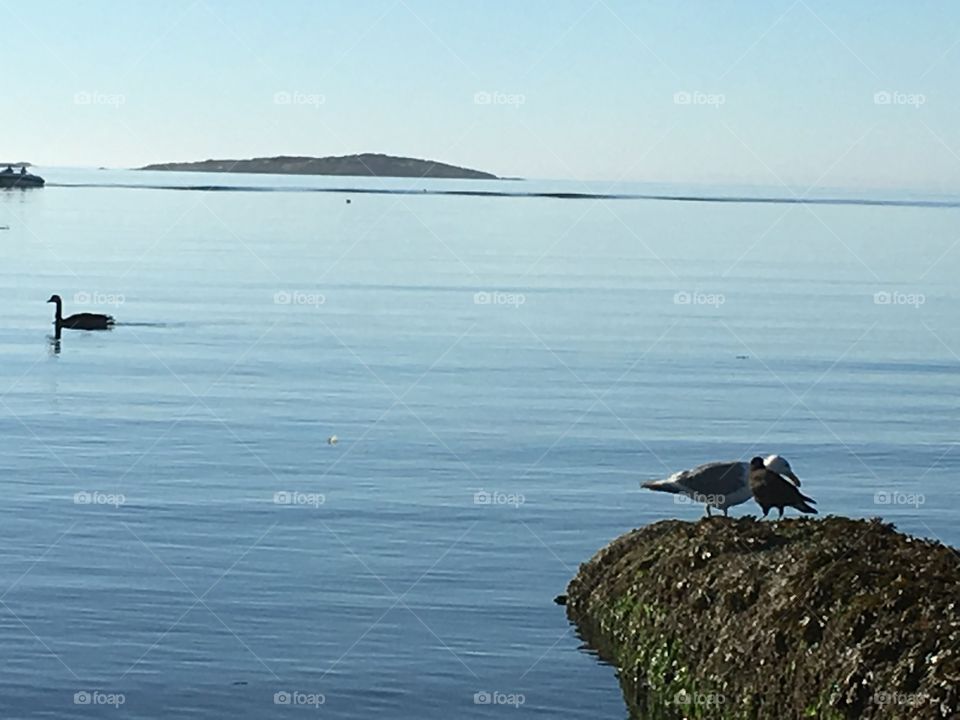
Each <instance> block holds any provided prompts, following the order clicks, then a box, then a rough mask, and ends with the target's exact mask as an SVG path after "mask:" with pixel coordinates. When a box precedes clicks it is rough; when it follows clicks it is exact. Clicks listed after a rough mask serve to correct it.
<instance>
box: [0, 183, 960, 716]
mask: <svg viewBox="0 0 960 720" xmlns="http://www.w3.org/2000/svg"><path fill="white" fill-rule="evenodd" d="M40 172H41V174H43V175H45V176H46V178H47V180H48V182H50V183H51V185H50V186H48V187H47V188H45V189H43V190H39V191H29V192H22V191H15V192H0V227H6V228H7V229H4V230H0V254H2V265H0V296H2V298H3V303H4V308H5V322H4V323H3V326H2V328H0V349H2V353H3V358H4V362H3V363H2V365H0V430H2V436H3V437H4V439H5V443H4V448H3V452H2V453H0V483H2V486H0V489H2V497H3V500H4V502H3V509H2V522H0V547H2V551H0V633H2V638H3V646H4V668H5V672H4V673H3V674H2V676H0V703H2V706H3V711H2V714H3V716H5V717H22V718H28V717H38V718H40V717H43V718H73V717H132V718H170V717H177V718H189V717H238V718H274V717H277V718H283V717H290V716H292V715H296V716H297V717H299V716H301V715H303V716H307V715H308V714H311V713H312V714H313V715H317V716H323V717H329V718H365V717H378V716H382V717H393V718H411V719H413V718H437V719H441V718H442V719H446V718H470V717H478V718H479V717H490V716H492V715H493V714H495V713H498V712H501V713H508V715H509V716H510V717H514V716H515V717H518V718H519V717H541V718H565V717H566V718H582V717H587V716H590V717H603V718H622V717H624V716H625V713H626V711H625V708H624V705H623V702H622V699H621V697H620V691H619V688H618V685H617V681H616V678H615V675H614V671H613V669H612V668H610V667H608V666H605V665H603V664H601V663H600V662H598V660H597V659H596V657H595V656H594V655H593V654H591V653H590V652H589V651H588V650H586V649H584V648H583V647H582V643H581V642H580V641H579V640H578V638H577V636H576V633H575V631H574V630H573V629H572V628H571V627H569V626H568V624H567V622H566V620H565V616H564V613H563V609H562V608H559V607H557V606H555V605H553V603H552V598H553V596H554V595H556V594H558V593H560V592H563V590H564V588H565V585H566V583H567V581H568V580H569V579H570V577H571V576H572V575H573V574H574V573H575V572H576V568H577V565H578V563H580V562H582V561H585V560H586V559H588V558H589V557H590V556H591V555H592V554H593V553H594V552H595V551H596V550H597V549H599V548H600V547H602V546H603V545H604V544H605V543H607V542H608V541H609V540H611V539H612V538H614V537H616V536H617V535H619V534H621V533H623V532H625V531H627V530H629V529H631V528H634V527H638V526H641V525H644V524H647V523H650V522H653V521H656V520H659V519H663V518H670V517H681V518H685V519H690V520H694V519H696V518H698V517H699V516H700V515H701V514H702V510H701V509H700V508H698V507H696V506H693V505H678V504H675V503H674V502H673V498H671V497H670V496H661V495H655V494H653V493H649V492H647V491H644V490H641V489H640V487H639V484H640V481H642V480H644V479H650V478H655V477H661V476H664V475H666V474H667V473H669V472H672V471H674V470H677V469H681V468H685V467H689V466H691V465H694V464H697V463H700V462H704V461H707V460H712V459H723V458H737V457H745V458H749V457H750V456H751V455H752V454H756V453H770V452H779V453H781V454H783V455H784V456H786V457H787V458H788V459H789V460H790V462H791V464H792V465H793V467H794V469H795V470H796V472H797V474H798V475H799V476H800V477H801V479H802V480H803V481H804V490H805V491H806V492H808V493H809V494H811V495H812V496H813V497H815V498H816V499H817V500H818V502H819V507H820V509H821V512H825V513H836V514H842V515H850V516H856V517H869V516H877V515H879V516H882V517H884V518H886V519H888V520H891V521H893V522H896V523H897V525H898V527H900V528H901V529H902V530H904V531H907V532H910V533H913V534H917V535H921V536H925V537H930V538H936V539H939V540H941V541H943V542H946V543H949V544H952V545H958V544H960V529H958V526H957V523H956V507H957V504H958V494H960V491H958V489H957V483H956V477H957V476H958V465H960V452H957V450H956V446H957V441H956V423H957V410H956V407H957V390H958V367H960V357H958V355H960V322H958V320H960V313H958V299H960V298H958V294H960V290H958V287H957V284H956V281H955V278H956V277H957V274H958V270H960V245H958V244H957V238H956V228H957V226H958V218H960V215H958V213H960V210H957V209H951V208H942V207H937V208H923V207H870V206H866V207H865V206H856V205H851V206H846V205H844V206H816V207H807V206H799V205H780V204H763V205H757V204H739V203H730V204H710V203H690V202H663V201H640V200H617V201H602V200H601V201H596V200H557V199H549V198H510V197H491V198H485V197H459V196H452V197H450V196H435V195H432V194H430V193H427V194H424V195H423V196H420V195H413V196H397V195H357V194H354V195H345V194H338V193H295V192H271V193H251V192H230V193H215V192H176V191H172V190H164V189H150V188H132V187H95V186H94V187H62V186H57V185H56V183H60V184H63V185H68V184H85V185H109V184H113V185H133V184H150V182H153V181H155V180H156V177H155V176H156V175H157V174H150V175H151V176H154V177H152V178H146V177H145V176H144V175H143V174H137V173H132V172H123V171H99V172H98V171H81V170H56V169H53V170H47V169H42V170H41V171H40ZM210 177H211V176H207V179H208V180H209V178H210ZM216 178H217V180H218V181H220V182H222V181H223V176H216ZM197 180H198V178H197V176H196V175H193V174H191V175H180V174H164V176H163V181H164V183H167V184H169V183H173V184H177V183H181V184H196V183H197ZM229 180H230V181H238V180H235V179H234V178H232V177H231V178H229ZM241 180H242V183H243V184H248V185H258V186H262V187H272V188H276V187H280V186H283V185H284V183H288V182H291V181H290V180H289V179H277V178H271V177H269V176H245V177H243V178H242V179H241ZM357 182H358V183H359V184H358V187H360V186H364V187H367V186H368V185H363V184H364V183H374V182H375V181H357ZM376 182H377V183H379V184H380V185H381V186H383V187H387V188H407V187H410V186H411V184H410V181H402V180H393V181H376ZM296 183H297V185H298V186H303V185H305V184H306V185H309V186H313V187H318V188H322V187H341V186H343V183H344V179H343V178H339V179H326V178H297V179H296ZM417 184H418V186H419V185H422V186H425V187H428V188H429V189H431V190H434V189H444V188H449V187H479V188H489V187H491V186H499V185H508V184H507V183H492V184H491V183H484V182H479V183H471V182H464V183H460V184H458V183H457V182H456V181H453V182H451V181H447V182H438V181H417ZM528 186H532V187H537V186H536V184H534V183H528ZM571 186H572V187H573V189H576V184H571ZM542 187H551V188H553V187H556V184H552V185H551V184H543V185H542ZM591 189H593V190H596V186H592V187H591ZM619 189H620V190H622V189H623V188H622V187H621V188H619ZM628 189H629V190H631V191H633V192H637V193H642V192H647V191H649V190H650V188H648V187H639V186H638V187H634V188H628ZM715 190H717V191H720V192H722V191H723V190H724V189H723V188H720V189H715ZM771 194H772V195H774V196H776V195H779V194H783V191H779V192H778V191H776V190H775V189H774V191H772V192H771ZM848 195H849V196H850V197H862V196H865V195H869V193H863V192H858V191H856V190H851V191H849V192H848ZM346 197H350V198H351V199H352V203H351V204H349V205H348V204H346V202H345V198H346ZM54 292H57V293H59V294H61V295H62V296H63V297H64V303H65V312H66V313H71V312H80V311H97V312H108V313H111V314H113V315H114V316H115V317H116V318H117V322H118V325H117V327H116V328H115V329H114V330H113V331H111V332H104V333H83V332H77V331H65V332H64V335H63V337H62V339H61V340H60V341H59V343H58V342H56V341H55V340H53V339H52V337H51V335H52V332H51V330H52V328H51V325H50V321H51V319H52V305H46V304H44V301H45V300H46V299H47V297H48V296H49V295H50V294H51V293H54ZM477 293H482V294H481V295H479V296H478V295H477ZM877 293H881V295H879V296H876V294H877ZM884 293H886V295H884ZM333 435H336V436H337V438H338V442H337V443H336V444H329V443H328V438H330V437H331V436H333ZM481 492H483V493H487V495H480V496H479V498H480V499H481V500H482V499H484V498H486V497H491V496H492V497H494V498H495V502H491V503H490V504H478V503H477V502H476V501H475V494H476V493H481ZM78 493H80V495H78ZM83 493H86V494H83ZM276 493H287V495H280V496H277V497H276V498H275V494H276ZM878 493H879V495H878ZM287 499H291V500H292V502H291V503H286V504H285V503H284V502H283V501H284V500H287ZM86 500H89V502H85V501H86ZM277 500H279V502H277ZM501 501H503V502H501ZM744 513H754V514H755V513H757V510H756V508H755V507H754V506H753V505H752V503H751V504H748V505H742V506H739V507H737V508H735V509H734V510H733V511H732V514H734V515H738V514H744ZM857 540H858V538H851V539H850V552H851V553H855V552H857ZM484 692H486V693H499V695H497V696H496V701H497V702H513V703H515V704H516V705H517V707H513V706H506V707H492V706H491V704H484V703H483V702H479V703H478V702H476V700H481V701H482V700H485V699H487V697H485V696H479V697H478V698H476V700H475V694H476V693H484ZM78 693H79V695H77V694H78ZM84 693H86V695H84ZM277 693H281V694H280V695H276V694H277ZM283 693H289V695H283ZM75 695H76V698H75ZM275 695H276V699H275ZM121 699H122V704H120V701H121ZM286 699H290V701H291V704H296V703H313V705H308V706H307V707H299V708H292V707H289V706H288V705H286V704H283V702H282V701H283V700H286ZM320 700H322V701H323V702H322V704H320ZM86 701H89V704H84V703H85V702H86ZM111 702H112V703H114V704H115V705H119V707H116V708H114V707H112V706H110V705H109V703H111ZM104 703H106V704H107V705H106V706H105V705H104ZM297 710H299V711H300V712H299V713H298V712H297Z"/></svg>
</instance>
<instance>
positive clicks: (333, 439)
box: [327, 435, 337, 445]
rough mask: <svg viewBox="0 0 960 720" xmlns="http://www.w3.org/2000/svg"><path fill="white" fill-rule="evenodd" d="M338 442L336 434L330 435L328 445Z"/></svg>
mask: <svg viewBox="0 0 960 720" xmlns="http://www.w3.org/2000/svg"><path fill="white" fill-rule="evenodd" d="M336 444H337V436H336V435H331V436H330V437H328V438H327V445H336Z"/></svg>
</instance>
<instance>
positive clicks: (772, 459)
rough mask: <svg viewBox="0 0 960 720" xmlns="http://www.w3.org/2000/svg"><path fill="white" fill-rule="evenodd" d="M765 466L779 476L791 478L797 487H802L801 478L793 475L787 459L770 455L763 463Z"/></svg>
mask: <svg viewBox="0 0 960 720" xmlns="http://www.w3.org/2000/svg"><path fill="white" fill-rule="evenodd" d="M755 459H756V458H754V460H755ZM751 462H752V461H751ZM763 464H764V465H765V466H766V467H767V469H768V470H773V471H774V472H775V473H776V474H777V475H783V476H784V477H788V478H790V479H791V480H793V482H794V484H795V485H796V486H797V487H800V478H798V477H797V476H796V475H794V474H793V468H791V467H790V463H788V462H787V459H786V458H784V457H781V456H780V455H770V456H768V457H767V459H766V460H764V461H763Z"/></svg>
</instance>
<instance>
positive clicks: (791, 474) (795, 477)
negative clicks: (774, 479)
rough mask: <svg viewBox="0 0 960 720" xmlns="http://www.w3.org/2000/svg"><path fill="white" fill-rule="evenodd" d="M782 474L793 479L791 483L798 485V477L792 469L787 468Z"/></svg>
mask: <svg viewBox="0 0 960 720" xmlns="http://www.w3.org/2000/svg"><path fill="white" fill-rule="evenodd" d="M784 475H786V476H787V477H788V478H790V479H791V480H793V484H794V485H796V486H797V487H800V478H798V477H797V476H796V475H794V474H793V470H787V471H786V472H785V473H784Z"/></svg>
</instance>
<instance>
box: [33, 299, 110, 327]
mask: <svg viewBox="0 0 960 720" xmlns="http://www.w3.org/2000/svg"><path fill="white" fill-rule="evenodd" d="M47 302H48V303H56V305H57V311H56V315H55V316H54V319H53V324H54V325H55V326H56V329H57V332H58V333H59V332H60V329H61V328H72V329H73V330H109V329H110V328H112V327H113V325H114V320H113V316H111V315H100V314H99V313H77V314H76V315H71V316H70V317H63V300H61V299H60V296H59V295H51V296H50V299H49V300H47Z"/></svg>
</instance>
